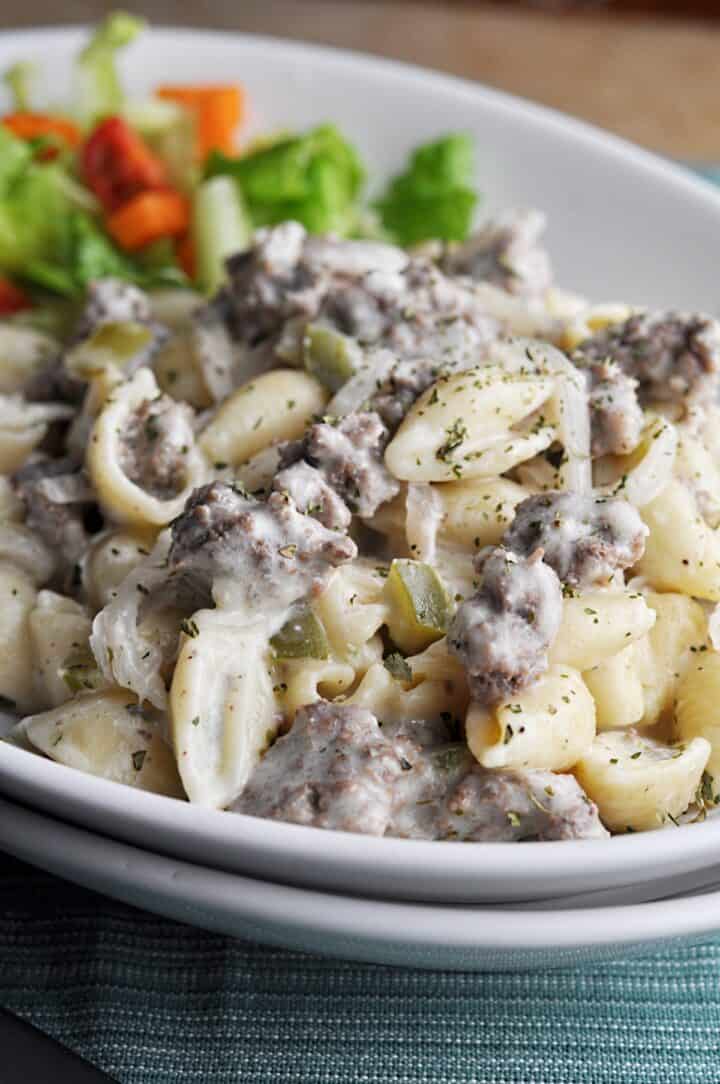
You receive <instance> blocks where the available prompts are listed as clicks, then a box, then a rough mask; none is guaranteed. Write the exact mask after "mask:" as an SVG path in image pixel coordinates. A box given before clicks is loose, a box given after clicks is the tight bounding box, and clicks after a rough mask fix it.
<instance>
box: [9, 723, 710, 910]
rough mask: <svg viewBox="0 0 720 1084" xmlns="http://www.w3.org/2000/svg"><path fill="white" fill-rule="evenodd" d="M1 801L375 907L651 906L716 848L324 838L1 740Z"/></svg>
mask: <svg viewBox="0 0 720 1084" xmlns="http://www.w3.org/2000/svg"><path fill="white" fill-rule="evenodd" d="M0 795H3V796H5V797H7V798H10V799H11V800H14V801H17V802H22V803H23V804H24V805H26V806H32V807H35V808H37V809H39V810H42V811H43V812H44V813H47V814H49V815H51V816H52V815H58V814H59V815H60V816H61V817H62V818H63V819H64V820H66V821H71V822H74V823H75V824H78V825H80V826H82V827H84V828H89V829H91V830H93V831H96V832H100V833H102V834H103V835H105V836H108V837H111V838H114V839H118V840H123V841H125V842H128V843H131V844H135V845H137V846H139V847H145V846H146V845H147V842H148V841H149V840H152V846H153V849H154V850H155V851H157V852H160V853H163V854H166V855H169V856H172V857H174V858H177V859H184V860H186V861H189V862H194V863H198V864H200V865H202V866H211V867H213V868H214V869H217V870H222V871H226V872H232V873H239V874H243V875H245V876H250V877H254V878H261V879H262V880H267V881H275V882H281V883H283V884H286V885H298V886H303V887H307V888H315V889H322V890H324V891H327V890H331V891H333V892H346V893H349V894H351V895H354V896H366V897H376V898H379V899H385V900H387V899H398V900H402V899H405V900H412V901H415V902H417V901H420V900H425V901H438V902H443V903H488V902H507V901H512V900H515V901H523V900H527V901H532V900H542V899H554V898H562V897H567V896H571V895H574V894H586V893H596V892H600V893H607V892H608V891H609V890H617V889H628V890H629V891H630V892H631V893H632V892H641V895H642V898H648V897H649V898H652V897H653V896H657V895H659V894H660V893H659V892H656V891H655V888H654V883H655V882H657V881H658V880H659V879H664V880H669V882H670V885H671V886H672V885H673V884H675V883H681V884H682V883H683V882H681V881H680V882H678V881H677V879H678V878H682V877H683V876H685V875H687V874H691V873H693V872H696V873H697V877H698V879H699V880H700V881H701V882H703V881H704V879H705V878H706V877H707V876H708V874H707V873H706V872H705V871H706V870H707V869H708V867H711V866H712V865H713V864H714V863H715V862H717V861H718V857H719V850H720V848H718V839H719V837H720V820H718V819H717V818H715V819H713V821H712V822H711V821H710V820H709V821H708V822H706V823H704V824H696V825H693V826H692V827H688V828H673V829H672V830H663V831H657V832H646V833H644V834H643V835H628V836H618V837H617V838H615V839H607V840H582V841H578V842H575V841H572V840H570V841H564V842H562V843H527V844H522V845H520V846H519V845H518V844H516V843H449V842H443V843H429V842H425V841H421V840H407V839H388V838H384V839H376V838H371V837H368V836H363V835H357V834H351V833H347V832H328V831H323V830H320V829H317V828H305V827H302V826H300V825H295V824H283V823H281V822H279V821H268V820H260V819H258V818H256V817H244V816H239V815H238V814H235V813H223V812H219V811H217V810H213V809H203V808H201V807H199V806H193V805H189V804H188V803H186V802H179V801H175V800H173V799H170V798H162V797H159V796H158V795H155V794H148V793H147V792H145V791H139V790H132V789H131V788H129V787H125V786H123V785H122V784H119V783H107V782H106V781H105V780H103V779H99V778H97V777H95V776H91V775H85V774H83V773H81V772H78V771H76V770H75V769H73V768H66V767H65V766H64V765H61V764H55V763H53V762H52V761H49V760H45V759H43V758H41V757H39V756H35V755H34V754H32V753H28V752H25V750H22V749H18V748H16V747H14V746H10V745H7V744H6V743H0ZM642 886H644V888H643V887H642ZM599 898H602V899H606V898H608V897H607V896H605V895H603V896H601V897H599ZM610 898H612V897H610ZM619 898H620V899H625V898H627V893H625V894H624V895H623V894H622V893H621V895H620V897H619Z"/></svg>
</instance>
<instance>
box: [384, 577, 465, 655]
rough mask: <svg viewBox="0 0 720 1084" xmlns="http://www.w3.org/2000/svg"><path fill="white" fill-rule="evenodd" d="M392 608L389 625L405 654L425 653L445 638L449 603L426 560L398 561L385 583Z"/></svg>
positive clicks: (386, 595) (443, 589) (390, 631)
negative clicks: (429, 647) (434, 642)
mask: <svg viewBox="0 0 720 1084" xmlns="http://www.w3.org/2000/svg"><path fill="white" fill-rule="evenodd" d="M384 590H385V598H386V600H387V602H388V604H389V607H390V613H389V616H388V621H387V626H388V631H389V633H390V636H391V639H392V641H393V643H395V644H397V646H398V647H399V648H400V649H401V650H402V651H404V652H405V653H406V654H412V653H414V652H416V651H422V650H423V649H424V648H426V647H427V646H428V645H429V644H431V643H433V641H435V640H439V639H440V638H441V637H442V636H444V635H445V633H446V631H447V627H448V624H449V622H450V603H449V601H448V597H447V594H446V591H445V588H444V587H443V585H442V583H441V582H440V579H439V577H438V574H437V573H436V571H435V569H434V568H433V567H432V566H431V565H428V564H425V563H424V562H423V561H411V560H408V559H406V558H401V559H396V560H394V561H393V563H392V565H391V566H390V574H389V575H388V578H387V583H386V584H385V589H384Z"/></svg>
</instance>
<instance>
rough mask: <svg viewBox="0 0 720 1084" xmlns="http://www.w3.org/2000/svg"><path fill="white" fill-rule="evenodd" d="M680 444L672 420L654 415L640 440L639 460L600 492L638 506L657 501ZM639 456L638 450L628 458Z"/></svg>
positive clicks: (670, 475) (669, 478) (668, 479)
mask: <svg viewBox="0 0 720 1084" xmlns="http://www.w3.org/2000/svg"><path fill="white" fill-rule="evenodd" d="M677 445H678V435H677V429H676V428H675V426H674V425H673V424H672V422H669V421H668V420H667V418H663V417H660V416H656V417H654V418H652V419H651V421H650V424H649V425H647V426H646V427H645V431H644V433H643V436H642V438H641V440H640V444H639V450H640V452H643V451H644V454H643V455H642V458H641V459H640V461H639V463H637V465H636V466H634V467H632V468H631V469H630V470H629V471H628V472H627V474H625V475H623V476H622V478H621V479H620V480H619V481H616V482H614V483H611V484H609V485H606V486H603V487H602V488H601V489H600V490H599V492H600V493H602V494H603V495H604V496H609V497H614V496H616V497H624V498H625V500H627V501H629V502H630V504H634V505H635V507H636V508H643V507H644V505H646V504H649V503H650V501H654V500H655V498H656V497H658V496H659V495H660V494H661V493H662V491H663V490H664V489H665V488H666V486H667V485H668V483H669V482H670V480H671V478H672V476H673V469H674V467H675V454H676V452H677ZM637 455H638V449H636V450H635V451H634V452H633V453H632V455H631V456H630V457H629V458H630V459H631V460H632V459H635V458H636V457H637Z"/></svg>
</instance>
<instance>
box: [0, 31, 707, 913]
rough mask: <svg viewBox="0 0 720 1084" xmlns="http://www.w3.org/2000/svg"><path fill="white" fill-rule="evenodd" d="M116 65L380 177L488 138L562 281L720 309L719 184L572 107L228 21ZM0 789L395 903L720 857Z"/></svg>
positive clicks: (592, 880)
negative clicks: (356, 162) (456, 138)
mask: <svg viewBox="0 0 720 1084" xmlns="http://www.w3.org/2000/svg"><path fill="white" fill-rule="evenodd" d="M83 40H84V32H83V31H81V30H79V29H73V30H62V31H59V30H38V31H19V32H12V33H6V34H0V69H4V68H7V67H9V65H10V64H12V63H14V62H15V61H20V60H27V59H33V58H37V59H38V60H39V62H40V63H41V70H42V73H43V82H42V86H43V87H45V88H46V91H45V93H46V94H47V97H48V101H51V100H52V101H55V102H57V101H58V100H62V97H63V95H64V94H65V93H66V92H67V91H68V90H69V87H70V81H71V74H72V60H73V57H74V55H75V54H76V53H77V51H78V49H79V48H80V46H81V44H82V42H83ZM122 63H123V74H124V76H125V78H126V81H127V85H128V88H129V90H130V93H131V94H142V93H143V92H146V91H147V90H149V89H151V88H152V86H154V85H157V84H158V83H177V82H182V83H188V82H193V81H198V82H203V81H207V80H208V79H212V80H213V81H218V82H223V81H231V82H234V81H236V80H238V79H240V80H241V81H242V82H243V84H244V86H245V89H246V92H247V98H248V101H249V103H250V108H251V113H252V117H251V128H250V133H248V134H253V133H257V132H258V131H262V130H264V131H266V132H267V131H272V130H277V129H298V128H307V127H309V126H311V125H314V124H318V123H320V122H323V121H330V122H334V123H336V124H337V125H339V127H340V128H341V129H342V131H343V132H344V133H345V134H346V135H347V136H348V137H349V138H350V139H351V140H352V141H353V142H354V143H355V144H356V145H357V146H358V148H359V150H360V153H361V154H362V156H363V158H364V160H365V161H366V162H367V164H368V166H369V169H370V174H371V176H372V178H373V179H374V180H375V181H376V182H377V183H380V182H382V181H383V180H384V179H385V178H386V177H387V176H388V175H389V174H392V173H393V172H395V171H397V170H398V168H399V167H400V166H401V163H402V162H403V160H404V159H405V157H406V155H407V153H408V151H409V150H410V149H411V148H412V147H414V146H417V144H418V143H421V142H423V141H425V140H428V139H431V138H434V137H436V136H438V135H440V134H442V133H445V132H448V131H458V130H461V129H462V130H465V131H468V132H469V133H470V134H471V135H472V136H473V137H474V139H475V142H476V144H477V148H478V154H477V158H478V163H477V185H478V188H479V189H480V190H481V191H482V193H483V211H487V212H489V213H492V212H493V211H495V210H497V209H498V208H500V207H512V206H516V207H523V206H534V207H539V208H541V209H542V210H543V211H545V212H546V213H547V215H548V219H549V224H550V228H549V235H548V242H549V247H550V250H551V252H552V254H553V259H554V263H555V267H556V271H557V279H558V282H560V283H561V284H562V285H563V286H565V287H567V288H568V289H572V290H576V291H579V292H581V293H585V294H587V295H588V296H590V297H592V298H593V299H595V300H603V301H606V300H617V299H622V300H626V301H630V302H636V303H641V304H642V303H646V304H650V305H654V306H666V305H671V306H677V307H679V308H689V309H705V310H707V311H712V312H717V311H718V309H719V308H720V304H719V302H720V294H719V293H718V290H717V252H718V251H719V250H720V194H719V193H718V192H717V191H716V190H715V189H713V188H712V187H711V186H710V185H709V184H706V183H704V182H702V181H700V180H697V179H694V178H693V177H691V176H690V175H689V174H688V173H687V172H686V171H684V170H682V169H681V168H679V167H676V166H673V165H672V164H670V163H668V162H666V161H664V160H662V159H660V158H657V157H655V156H653V155H651V154H649V153H647V152H645V151H643V150H640V149H639V148H637V147H633V146H631V145H630V144H629V143H625V142H624V141H622V140H620V139H617V138H615V137H613V136H610V135H607V134H605V133H603V132H600V131H598V130H597V129H594V128H592V127H590V126H588V125H585V124H582V123H580V122H578V121H576V120H573V119H572V118H570V117H565V116H563V115H561V114H559V113H555V112H553V111H551V110H547V109H543V108H541V107H539V106H536V105H532V104H530V103H528V102H523V101H521V100H519V99H516V98H512V97H510V96H508V95H505V94H500V93H498V92H496V91H492V90H489V89H487V88H484V87H481V86H477V85H475V84H472V83H468V82H463V81H462V80H457V79H452V78H450V77H448V76H444V75H439V74H436V73H432V72H427V71H422V70H420V69H416V68H411V67H408V66H406V65H402V64H398V63H394V62H391V61H386V60H379V59H375V58H371V57H365V56H360V55H357V54H352V53H344V52H339V51H336V50H332V49H326V48H320V47H316V46H307V45H300V44H296V43H290V42H282V41H273V40H269V39H265V38H258V37H252V36H242V35H234V34H229V33H225V32H223V33H222V34H213V33H206V32H203V31H199V30H187V31H179V30H167V29H165V30H158V31H153V32H151V33H149V34H147V35H146V36H144V37H143V38H142V40H141V41H140V43H139V44H138V45H137V46H133V48H132V49H130V50H128V52H127V54H126V55H125V56H124V57H123V62H122ZM41 89H42V87H41ZM2 104H3V93H2V92H1V91H0V107H1V106H2ZM0 793H3V794H6V795H8V796H10V797H12V798H15V799H17V800H19V801H23V802H25V803H27V804H31V805H35V806H37V807H38V808H40V809H43V810H45V811H46V812H47V813H49V814H52V815H55V816H61V817H65V818H67V819H72V820H74V821H75V822H76V823H78V824H81V825H84V826H87V827H90V828H92V829H93V830H94V831H98V832H103V833H105V834H107V835H109V836H112V837H114V838H122V839H124V840H126V841H128V842H134V843H136V844H139V845H141V846H142V845H143V844H144V842H145V841H146V840H149V839H151V840H152V841H153V846H154V847H155V848H157V849H158V850H159V851H163V852H164V853H166V854H172V855H174V856H176V857H177V858H182V859H185V860H187V861H191V862H199V863H207V864H209V865H212V866H213V867H216V868H218V869H225V870H231V871H236V872H239V873H244V874H250V875H252V876H254V877H261V878H264V879H268V880H283V881H285V882H287V883H295V884H303V885H306V886H312V887H314V888H321V889H324V890H328V889H331V890H334V891H344V892H349V893H351V894H353V893H354V894H357V895H359V894H365V895H369V896H372V895H375V896H378V897H385V898H387V897H394V898H396V899H416V900H417V899H426V900H444V901H483V900H485V901H492V900H499V899H508V898H510V899H515V900H523V899H525V900H527V899H532V898H535V897H543V896H544V897H550V896H555V897H557V896H563V895H567V894H569V893H573V892H588V891H597V890H604V889H610V888H616V887H618V886H623V885H631V884H633V883H635V882H638V883H640V882H650V881H652V880H654V879H657V878H659V877H674V876H677V875H682V874H684V873H687V872H690V871H692V870H698V869H702V868H703V867H707V866H708V865H710V864H712V862H714V861H717V860H718V858H719V857H720V820H711V821H709V822H708V823H706V824H703V825H698V826H693V827H692V828H682V829H680V830H678V831H672V832H656V833H648V834H646V835H644V836H642V837H640V836H628V837H624V838H621V839H613V840H608V841H593V842H582V843H560V844H556V843H547V844H531V845H528V846H527V847H523V848H522V851H519V850H518V848H517V847H515V846H514V845H508V844H472V845H465V844H453V843H442V844H434V843H424V842H417V841H406V840H389V839H368V838H367V837H362V836H348V835H343V834H339V833H329V832H325V833H324V832H320V831H317V830H315V829H308V828H301V827H297V826H294V825H286V824H280V823H272V824H271V823H267V822H262V821H257V820H253V819H252V818H248V817H239V816H229V815H226V814H223V813H218V812H215V811H212V810H204V809H197V808H191V807H189V806H187V805H184V804H180V803H177V802H173V801H171V800H169V799H165V798H158V797H155V796H154V795H149V794H140V793H138V792H132V793H130V792H128V791H127V790H126V789H125V788H123V787H120V786H118V785H117V784H114V783H108V782H106V781H104V780H101V779H95V778H92V777H89V776H79V775H78V774H77V773H75V772H72V771H69V770H68V769H63V768H60V767H57V766H55V765H53V764H50V763H48V762H47V761H44V760H42V759H41V758H40V757H32V756H30V755H29V754H26V753H23V752H21V751H19V750H17V749H10V748H9V747H7V746H5V747H3V746H0Z"/></svg>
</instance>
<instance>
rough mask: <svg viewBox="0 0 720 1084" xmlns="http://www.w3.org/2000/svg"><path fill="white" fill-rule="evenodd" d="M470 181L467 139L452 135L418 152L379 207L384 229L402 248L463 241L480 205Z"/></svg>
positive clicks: (395, 180)
mask: <svg viewBox="0 0 720 1084" xmlns="http://www.w3.org/2000/svg"><path fill="white" fill-rule="evenodd" d="M472 179H473V144H472V140H471V139H470V137H469V136H467V135H464V134H462V133H458V134H454V135H448V136H445V137H444V138H443V139H438V140H436V141H435V142H433V143H427V144H425V145H424V146H422V147H419V148H418V149H417V150H416V151H414V153H413V154H412V156H411V158H410V162H409V164H408V166H407V168H406V169H405V170H404V171H403V172H402V173H401V174H399V175H398V176H397V177H395V178H394V179H393V180H392V181H391V182H390V184H389V186H388V188H387V190H386V192H385V193H384V195H383V196H382V197H381V199H380V200H378V202H377V204H376V207H377V210H378V211H379V213H380V218H381V221H382V224H383V226H384V227H385V229H386V230H388V231H389V233H390V234H391V235H392V236H393V237H394V238H395V240H396V241H398V242H399V243H400V244H402V245H413V244H417V243H418V242H420V241H428V240H434V239H437V240H443V241H464V240H465V238H466V237H467V235H468V233H469V232H470V226H471V224H472V218H473V213H474V210H475V206H476V204H477V200H478V197H477V195H476V193H475V191H474V190H473V188H472V187H471V185H472Z"/></svg>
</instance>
